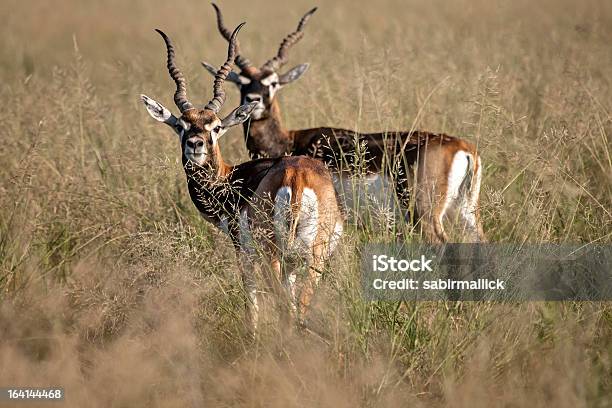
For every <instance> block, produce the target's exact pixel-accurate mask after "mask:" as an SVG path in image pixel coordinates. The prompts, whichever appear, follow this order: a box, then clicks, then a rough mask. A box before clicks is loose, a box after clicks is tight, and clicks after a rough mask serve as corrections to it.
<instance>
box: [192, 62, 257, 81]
mask: <svg viewBox="0 0 612 408" xmlns="http://www.w3.org/2000/svg"><path fill="white" fill-rule="evenodd" d="M202 66H203V67H204V68H206V70H207V71H208V72H210V74H211V75H212V76H215V75H217V68H215V67H214V66H212V65H210V64H209V63H208V62H206V61H202ZM226 80H227V81H230V82H233V83H235V84H236V85H238V86H241V85H247V84H249V83H250V82H251V80H250V79H249V78H247V77H245V76H242V75H240V74H237V73H235V72H234V71H230V72H229V74H227V78H226Z"/></svg>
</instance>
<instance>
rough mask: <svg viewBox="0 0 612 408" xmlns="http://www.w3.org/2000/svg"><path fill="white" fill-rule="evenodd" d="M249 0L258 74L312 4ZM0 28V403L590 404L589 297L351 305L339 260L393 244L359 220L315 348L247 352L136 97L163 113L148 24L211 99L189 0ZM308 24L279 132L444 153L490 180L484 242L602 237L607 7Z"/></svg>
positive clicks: (605, 310)
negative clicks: (330, 130)
mask: <svg viewBox="0 0 612 408" xmlns="http://www.w3.org/2000/svg"><path fill="white" fill-rule="evenodd" d="M249 4H252V5H251V6H249V7H246V5H245V4H243V3H242V2H240V3H239V2H237V1H232V2H229V3H228V4H223V5H222V6H223V10H224V12H225V14H226V15H227V17H226V18H227V20H228V24H231V25H236V24H238V23H239V22H241V21H243V20H246V21H247V22H248V24H247V26H246V27H245V29H244V30H243V31H242V32H241V45H242V48H243V50H244V52H245V53H247V55H248V56H249V58H250V59H252V60H254V61H256V62H263V61H265V60H266V59H267V58H269V57H270V56H271V55H272V53H274V52H275V50H276V47H277V45H278V41H280V39H281V38H282V36H283V35H284V34H286V32H288V30H290V29H292V28H293V27H294V25H295V23H296V21H297V19H298V18H299V16H300V15H301V14H302V13H303V12H304V11H306V10H308V9H309V8H310V7H311V6H312V4H310V3H308V2H305V1H302V0H300V1H297V2H292V3H291V4H288V3H286V2H285V3H283V2H269V1H263V0H257V1H255V2H251V3H249ZM0 11H1V12H2V13H1V14H2V15H3V16H5V17H6V21H5V22H4V24H3V27H2V36H0V72H1V74H2V79H3V86H2V87H1V88H0V95H1V96H2V101H3V102H4V103H3V106H2V114H1V115H0V129H1V130H0V132H1V133H2V141H3V143H2V144H1V146H0V159H1V163H2V165H1V166H0V203H1V207H0V289H1V290H2V292H1V295H0V385H2V386H5V385H6V386H11V385H22V386H50V385H60V386H63V387H65V389H66V401H65V403H64V404H65V405H66V406H84V405H88V406H104V407H107V406H130V407H132V406H160V407H162V406H163V407H168V406H185V405H194V406H195V405H197V406H201V405H205V406H209V405H212V406H217V405H218V406H283V407H285V406H332V405H334V406H355V405H362V406H407V405H415V406H432V405H433V406H457V407H463V406H465V407H474V406H491V405H503V406H545V405H546V406H548V405H552V404H556V405H559V406H568V407H569V406H571V407H575V406H601V407H603V406H608V405H609V404H610V403H611V399H610V398H611V397H610V395H611V394H612V384H611V382H610V378H611V376H610V373H611V371H612V366H611V362H610V350H611V348H612V311H611V309H610V304H609V303H589V302H584V303H571V302H563V303H546V302H538V303H526V304H493V303H451V302H448V303H445V302H422V303H385V302H376V303H368V302H365V301H363V300H362V298H361V294H360V280H359V278H360V269H359V265H360V263H359V258H358V255H357V254H356V253H355V252H356V251H355V248H357V247H358V246H359V245H361V244H362V243H363V242H367V241H372V240H377V239H381V238H384V237H388V235H386V234H389V232H388V231H386V230H383V231H381V230H380V229H377V228H374V227H373V225H371V224H367V225H366V228H356V226H355V225H348V226H347V233H346V234H345V237H344V238H343V241H342V244H341V246H340V248H339V250H338V252H337V254H336V255H335V256H334V258H333V259H332V260H331V262H330V265H329V266H328V267H327V268H326V270H325V273H324V277H323V280H322V284H321V288H320V290H319V292H318V294H317V299H316V309H315V312H314V313H313V316H312V317H311V320H312V322H311V323H312V326H311V330H309V331H307V332H298V333H294V334H284V333H282V332H280V331H279V330H278V329H277V328H276V326H275V325H274V324H269V325H267V326H264V328H263V329H262V333H261V335H260V338H259V339H258V340H257V341H254V342H252V341H250V340H249V338H248V336H246V335H245V332H244V327H243V325H242V322H241V316H242V293H241V286H240V278H239V276H238V271H237V266H236V260H235V257H234V254H233V250H232V248H231V245H230V244H229V242H228V240H227V238H226V237H224V236H223V235H222V234H221V233H219V232H217V231H216V230H215V229H214V228H213V227H212V226H210V225H209V224H207V223H205V222H204V221H203V220H201V219H200V217H199V216H198V214H197V212H196V210H195V208H194V207H193V205H192V204H191V202H190V200H189V198H188V194H187V191H186V188H185V187H186V186H185V180H184V174H183V171H182V169H181V166H180V157H179V146H178V143H177V140H176V139H175V137H174V136H173V135H172V134H171V133H170V132H169V131H168V130H167V129H165V128H163V127H161V126H158V125H157V123H154V121H152V120H150V118H149V117H148V115H147V114H146V113H145V111H144V109H143V108H142V106H140V104H139V101H138V95H139V94H140V93H143V92H144V93H147V94H148V95H150V96H153V97H155V98H156V99H159V100H160V101H162V102H163V103H164V104H165V105H166V106H173V105H172V103H171V95H172V84H171V81H170V80H169V78H168V77H167V73H166V71H165V67H164V59H165V57H164V49H163V44H162V42H161V41H160V40H159V38H157V36H156V35H155V34H154V33H153V31H152V29H153V28H155V27H161V28H164V29H165V31H166V32H168V33H169V34H170V35H171V37H172V38H173V40H174V42H175V43H176V45H177V48H178V58H179V62H180V65H181V67H183V69H184V71H185V73H186V75H187V77H188V79H189V81H190V82H189V84H190V85H189V86H190V88H189V90H190V95H192V97H193V99H194V100H196V101H201V102H202V103H203V102H205V101H206V100H208V97H209V96H210V93H211V85H212V81H211V80H210V77H209V76H208V75H207V74H206V73H205V72H204V71H203V69H202V68H201V67H200V66H199V61H200V60H201V59H206V60H208V61H210V62H214V63H218V62H219V61H221V60H222V59H223V58H224V55H225V47H226V43H225V41H224V40H222V39H221V38H220V36H219V35H218V34H217V33H216V31H215V30H216V28H215V26H214V15H213V12H212V9H211V8H210V6H209V5H208V4H206V3H201V2H188V3H181V4H180V6H174V5H172V4H170V3H164V2H161V1H135V2H127V3H126V2H119V1H113V0H109V1H106V2H100V3H89V2H75V1H68V0H61V1H58V2H53V3H46V2H40V1H29V2H17V1H13V0H9V1H5V2H3V3H2V4H1V5H0ZM319 13H320V14H319ZM319 13H318V14H317V15H315V16H314V17H313V19H312V20H311V22H310V23H309V27H308V28H307V34H306V36H305V38H304V39H303V40H302V42H301V43H300V44H299V45H297V46H295V47H294V49H292V51H291V58H290V60H291V62H290V63H294V64H297V63H301V62H310V63H311V68H310V70H309V71H308V73H307V74H306V75H305V76H304V78H303V79H301V80H300V81H299V82H297V83H296V84H294V85H292V86H291V87H288V88H287V89H284V90H283V91H281V96H280V97H281V99H282V100H281V103H282V108H283V114H284V118H285V122H286V124H287V126H288V127H290V128H301V127H307V126H316V125H336V126H343V127H351V128H357V129H360V130H364V131H365V130H384V129H399V128H411V127H413V126H414V127H416V128H420V129H427V130H431V131H437V132H446V133H449V134H454V135H459V136H461V137H465V138H467V139H469V140H471V141H473V142H474V143H476V144H477V145H478V147H479V151H480V152H481V155H482V157H483V162H484V165H485V170H484V179H483V191H482V195H481V201H482V211H483V220H484V226H485V233H486V235H487V238H488V239H489V240H491V241H499V242H585V243H586V242H600V243H610V241H611V239H610V233H611V231H610V225H612V215H611V212H612V187H611V186H612V183H611V181H612V177H611V175H612V161H611V158H610V157H611V144H610V137H609V135H610V133H611V127H612V121H611V117H610V109H611V102H612V100H611V98H610V95H611V94H612V92H611V79H612V68H611V65H610V61H611V60H612V58H611V57H612V49H611V48H610V38H612V5H610V4H609V2H606V1H603V0H589V1H585V2H570V1H566V0H560V1H552V0H542V1H539V2H537V3H533V2H527V1H523V0H520V1H518V2H512V3H509V2H501V1H493V2H487V1H481V0H475V1H468V0H457V1H450V2H449V1H433V2H421V1H416V0H413V1H408V2H406V1H399V0H385V1H382V2H364V3H361V4H358V5H355V4H354V2H349V1H338V2H335V3H333V4H327V3H326V4H321V5H320V11H319ZM271 22H274V24H271ZM228 86H229V85H228ZM231 91H232V90H231V89H228V94H229V95H230V98H229V100H228V102H227V104H226V105H227V106H226V107H229V106H235V105H236V104H237V103H238V98H237V92H231ZM228 109H229V108H228ZM224 138H225V140H223V141H222V148H223V152H224V154H225V155H226V157H227V158H228V160H229V161H231V162H239V161H243V160H246V151H245V148H244V143H243V141H242V135H241V134H240V131H239V130H236V131H233V132H232V133H230V134H229V135H227V136H224ZM372 214H374V215H373V218H376V217H377V214H376V212H375V211H373V212H372ZM368 222H369V221H368ZM361 227H363V225H362V226H361ZM409 233H411V232H409ZM413 238H414V239H419V237H418V236H417V235H414V236H413Z"/></svg>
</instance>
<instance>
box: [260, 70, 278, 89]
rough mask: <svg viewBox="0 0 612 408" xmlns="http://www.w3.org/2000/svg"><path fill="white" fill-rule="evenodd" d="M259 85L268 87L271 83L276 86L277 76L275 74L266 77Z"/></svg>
mask: <svg viewBox="0 0 612 408" xmlns="http://www.w3.org/2000/svg"><path fill="white" fill-rule="evenodd" d="M259 82H261V84H262V85H263V86H270V85H272V84H273V83H277V84H278V74H277V73H276V72H274V73H272V74H270V75H268V76H267V77H265V78H263V79H262V80H261V81H259Z"/></svg>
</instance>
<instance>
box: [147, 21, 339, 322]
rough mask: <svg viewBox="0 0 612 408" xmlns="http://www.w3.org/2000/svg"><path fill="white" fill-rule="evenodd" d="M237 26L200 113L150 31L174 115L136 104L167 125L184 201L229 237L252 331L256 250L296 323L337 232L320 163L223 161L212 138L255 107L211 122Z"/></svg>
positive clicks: (303, 160) (328, 176)
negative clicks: (176, 148)
mask: <svg viewBox="0 0 612 408" xmlns="http://www.w3.org/2000/svg"><path fill="white" fill-rule="evenodd" d="M243 24H244V23H243ZM243 24H241V25H240V26H238V27H237V28H236V29H235V30H234V31H233V33H231V35H230V36H229V48H228V56H227V60H226V61H225V63H224V64H223V65H222V66H221V68H220V69H219V70H218V71H217V72H216V74H215V81H214V88H213V90H214V96H213V99H212V100H211V101H210V102H208V104H206V105H205V106H204V108H203V109H199V108H196V107H194V105H193V104H192V103H191V102H189V100H188V99H187V90H186V81H185V78H184V76H183V74H182V72H181V70H180V69H179V68H178V67H177V66H176V64H175V61H174V55H175V54H174V47H173V46H172V43H171V41H170V39H169V38H168V36H167V35H166V34H164V33H163V32H162V31H160V30H156V31H157V32H158V33H159V34H160V35H161V36H162V38H163V39H164V41H165V43H166V48H167V53H168V60H167V66H168V72H169V73H170V76H171V77H172V79H173V80H174V82H175V83H176V92H175V93H174V102H175V103H176V106H177V107H178V109H179V111H180V113H181V116H180V117H176V116H174V115H173V114H172V113H171V112H170V110H168V109H167V108H165V107H164V106H162V105H161V104H160V103H159V102H156V101H154V100H153V99H151V98H149V97H147V96H145V95H142V96H141V99H142V101H143V102H144V104H145V107H146V108H147V111H148V112H149V114H150V115H151V116H152V117H153V118H154V119H156V120H157V121H159V122H163V123H165V124H167V125H168V126H170V127H171V128H172V129H173V130H174V131H175V132H176V133H177V134H178V136H179V139H180V142H181V149H182V163H183V167H184V169H185V173H186V175H187V186H188V189H189V194H190V196H191V200H192V201H193V203H194V204H195V206H196V207H197V209H198V210H199V212H200V213H201V214H202V216H203V217H204V218H205V219H206V220H207V221H209V222H211V223H212V224H214V225H216V226H218V227H219V228H222V229H224V230H225V231H226V232H228V233H229V236H230V238H231V240H232V243H233V244H234V246H235V248H236V250H237V252H238V255H239V259H240V264H241V272H242V279H243V284H244V288H245V291H246V293H247V294H248V297H249V299H248V300H247V310H246V317H247V323H248V325H249V327H250V328H251V329H256V327H257V320H258V310H259V307H258V305H259V304H260V302H259V301H258V298H259V296H260V293H261V291H260V290H258V288H257V284H256V271H255V268H254V266H253V260H254V256H255V251H256V249H261V250H262V253H263V254H266V255H265V259H266V260H267V261H269V262H270V266H271V268H270V270H271V271H272V274H268V275H269V276H268V278H274V282H277V281H278V282H282V284H283V285H284V286H285V289H286V290H287V292H285V293H286V294H287V295H289V298H290V300H291V310H292V311H294V312H297V314H298V318H300V319H301V318H303V317H304V315H305V313H306V310H307V308H308V305H309V303H310V300H311V297H312V295H313V291H314V288H315V285H316V281H317V278H318V274H319V273H320V271H321V266H322V263H323V262H324V260H325V259H326V257H327V256H328V255H329V254H330V253H331V251H333V249H334V246H335V245H336V243H337V241H338V238H339V237H340V235H341V233H342V220H341V215H340V211H339V208H338V204H337V202H336V196H335V192H334V187H333V182H332V177H331V174H330V173H329V171H328V170H327V168H326V167H325V165H324V164H322V163H321V162H320V161H318V160H315V159H313V158H310V157H299V156H295V157H281V158H263V159H258V160H253V161H249V162H246V163H242V164H239V165H236V166H231V165H228V164H227V163H226V162H225V161H224V160H223V157H222V156H221V151H220V150H219V139H220V138H221V136H222V135H223V134H224V133H225V132H226V131H227V130H228V129H229V128H230V127H232V126H234V125H238V124H240V123H242V122H244V121H245V120H246V119H247V118H248V117H249V115H250V114H251V112H252V111H253V109H255V107H256V104H255V103H253V102H249V103H246V104H243V105H241V106H239V107H238V108H236V109H235V110H234V111H233V112H232V113H230V114H229V115H228V116H227V117H225V118H224V119H220V118H219V116H218V114H219V111H220V109H221V107H222V106H223V103H224V102H225V91H224V89H223V83H224V81H225V79H226V77H227V76H228V74H229V73H230V72H231V69H232V62H233V61H234V58H235V56H236V42H235V41H236V34H237V33H238V31H239V29H240V28H241V27H242V25H243ZM256 243H257V245H255V244H256ZM287 254H289V255H291V256H293V257H299V258H301V259H302V260H303V261H304V263H303V264H302V265H307V271H306V273H305V274H304V275H305V276H304V277H303V278H301V277H300V278H299V279H298V277H297V276H296V275H297V270H296V269H294V270H287V269H288V268H286V267H285V262H283V259H285V258H284V256H285V255H287ZM288 258H291V257H289V256H288ZM262 273H264V274H265V271H262ZM273 274H276V276H272V275H273ZM268 282H270V281H268ZM284 298H285V299H286V297H284Z"/></svg>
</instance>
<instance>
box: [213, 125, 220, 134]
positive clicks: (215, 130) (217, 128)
mask: <svg viewBox="0 0 612 408" xmlns="http://www.w3.org/2000/svg"><path fill="white" fill-rule="evenodd" d="M220 131H221V126H215V128H214V129H213V132H215V133H219V132H220Z"/></svg>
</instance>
